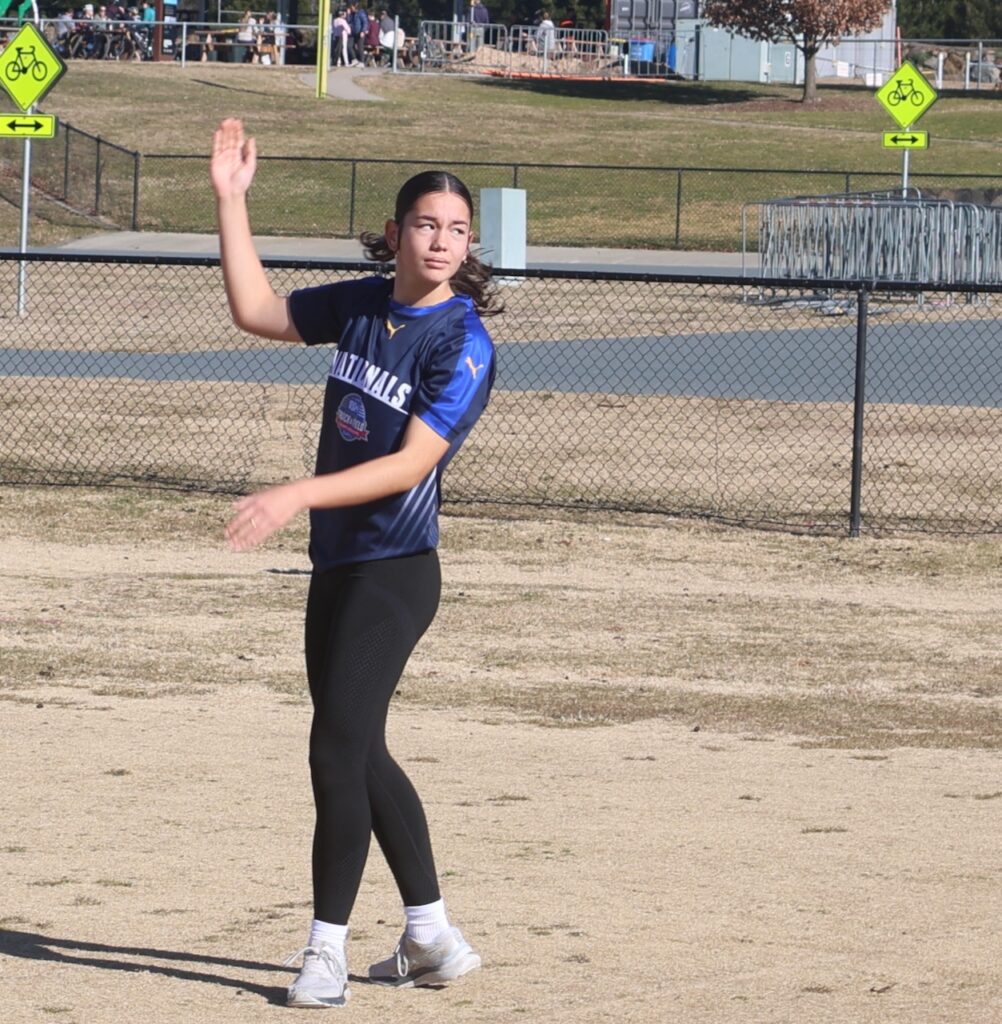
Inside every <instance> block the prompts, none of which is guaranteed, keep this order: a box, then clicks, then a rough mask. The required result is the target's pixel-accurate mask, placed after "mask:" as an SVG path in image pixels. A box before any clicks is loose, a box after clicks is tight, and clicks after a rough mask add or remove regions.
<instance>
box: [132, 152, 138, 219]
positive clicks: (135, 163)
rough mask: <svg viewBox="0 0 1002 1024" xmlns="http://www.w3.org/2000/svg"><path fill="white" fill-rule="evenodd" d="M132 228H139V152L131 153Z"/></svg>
mask: <svg viewBox="0 0 1002 1024" xmlns="http://www.w3.org/2000/svg"><path fill="white" fill-rule="evenodd" d="M132 230H133V231H138V230H139V154H138V153H133V154H132Z"/></svg>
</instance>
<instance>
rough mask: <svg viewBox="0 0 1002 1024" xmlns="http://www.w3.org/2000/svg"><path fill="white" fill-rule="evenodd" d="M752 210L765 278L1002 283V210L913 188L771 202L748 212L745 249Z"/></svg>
mask: <svg viewBox="0 0 1002 1024" xmlns="http://www.w3.org/2000/svg"><path fill="white" fill-rule="evenodd" d="M752 209H757V210H758V211H759V224H758V252H759V263H760V267H761V273H762V275H763V276H766V277H791V278H792V277H796V278H806V277H817V278H824V279H827V280H867V281H911V282H922V283H925V284H930V285H932V284H935V285H950V284H1000V283H1002V208H997V207H991V206H980V205H977V204H974V203H960V202H954V201H952V200H946V199H930V198H924V197H922V196H921V195H920V194H919V193H917V192H916V191H914V190H910V191H909V192H908V193H907V194H903V193H901V192H900V191H899V192H896V193H893V192H864V193H857V194H854V195H830V196H800V197H797V198H793V199H777V200H771V201H769V202H765V203H761V204H754V205H752V206H746V207H745V208H744V209H743V211H742V225H743V226H742V233H743V236H744V248H745V251H747V248H748V236H749V231H748V224H747V220H748V214H749V211H750V210H752Z"/></svg>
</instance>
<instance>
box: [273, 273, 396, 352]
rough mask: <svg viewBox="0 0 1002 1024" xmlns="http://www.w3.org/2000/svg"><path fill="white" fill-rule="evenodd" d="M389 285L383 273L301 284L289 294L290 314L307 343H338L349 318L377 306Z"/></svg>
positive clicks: (301, 336) (367, 311)
mask: <svg viewBox="0 0 1002 1024" xmlns="http://www.w3.org/2000/svg"><path fill="white" fill-rule="evenodd" d="M386 289H387V283H386V280H385V279H384V278H381V277H370V278H365V279H364V280H361V281H339V282H338V283H336V284H321V285H317V286H316V287H314V288H298V289H296V291H294V292H292V293H290V295H289V316H290V317H291V318H292V322H293V323H294V324H295V325H296V330H297V331H298V332H299V337H300V338H302V339H303V341H305V342H306V344H307V345H336V344H337V343H338V342H339V341H340V340H341V334H342V332H343V331H344V328H345V326H346V325H347V323H348V321H349V320H350V319H351V318H352V317H353V316H355V315H365V314H368V313H370V312H371V311H372V310H373V309H375V308H376V307H377V306H378V305H379V303H380V301H381V300H382V298H383V296H384V294H385V292H386Z"/></svg>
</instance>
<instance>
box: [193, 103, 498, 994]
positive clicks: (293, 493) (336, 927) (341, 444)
mask: <svg viewBox="0 0 1002 1024" xmlns="http://www.w3.org/2000/svg"><path fill="white" fill-rule="evenodd" d="M255 159H256V153H255V146H254V140H253V139H245V138H244V134H243V127H242V125H241V123H240V122H239V121H238V120H236V119H233V118H230V119H227V120H225V121H224V122H223V123H222V125H221V126H220V128H219V129H218V130H217V132H216V134H215V137H214V140H213V147H212V163H211V174H212V184H213V188H214V190H215V194H216V201H217V209H218V215H219V237H220V250H221V256H222V267H223V278H224V281H225V285H226V295H227V298H228V299H229V304H230V309H231V311H232V313H233V319H234V321H235V322H236V324H237V326H239V327H240V328H242V329H243V330H245V331H249V332H251V333H254V334H258V335H261V336H263V337H266V338H274V339H276V340H279V341H290V342H305V343H306V344H307V345H322V344H327V345H336V346H337V349H336V351H335V352H334V356H333V361H332V363H331V369H330V374H329V376H328V378H327V391H326V396H325V400H324V412H323V423H322V428H321V433H320V446H319V451H318V453H317V465H316V474H315V475H314V476H311V477H307V478H305V479H302V480H296V481H294V482H293V483H288V484H282V485H280V486H277V487H272V488H269V489H268V490H265V491H261V492H259V493H257V494H252V495H250V496H248V497H246V498H243V499H241V500H240V501H238V502H237V503H236V512H235V514H234V516H233V518H232V520H231V521H230V523H229V524H228V525H227V527H226V536H227V538H228V540H229V544H230V546H231V547H232V548H233V549H234V550H236V551H246V550H248V549H249V548H252V547H255V546H256V545H258V544H260V543H262V542H263V541H264V540H266V539H267V538H268V537H270V536H271V534H273V533H274V532H275V531H276V530H279V529H281V528H282V527H283V526H285V525H286V524H287V523H288V522H289V521H290V520H291V519H292V518H293V517H294V516H296V515H297V514H298V513H300V512H302V511H304V510H306V509H309V512H310V527H311V529H310V558H311V561H312V563H313V574H312V578H311V582H310V590H309V597H308V600H307V607H306V671H307V678H308V682H309V688H310V695H311V697H312V700H313V709H314V714H313V727H312V732H311V735H310V771H311V776H312V781H313V793H314V799H315V803H316V813H317V817H316V830H315V833H314V842H313V889H314V920H313V924H312V927H311V930H310V937H309V941H308V943H307V945H306V947H305V948H304V949H302V950H301V951H300V953H297V954H295V956H294V957H292V958H290V961H289V962H290V963H291V962H292V960H294V959H295V958H296V957H298V956H300V955H302V957H303V967H302V971H301V972H300V974H299V977H298V978H297V979H296V980H295V982H293V984H292V986H291V988H290V989H289V995H288V1002H289V1005H290V1006H310V1007H315V1006H339V1005H343V1004H344V1002H345V1001H346V1000H347V998H348V968H347V964H346V959H345V940H346V938H347V934H348V916H349V914H350V913H351V909H352V905H353V903H354V902H355V897H356V894H357V892H358V887H359V883H360V881H361V878H362V870H363V868H364V866H365V861H366V857H367V855H368V850H369V841H370V834H371V833H375V835H376V839H377V840H378V841H379V845H380V846H381V847H382V850H383V853H384V854H385V856H386V860H387V862H388V864H389V866H390V869H391V871H392V872H393V876H394V879H395V880H396V883H397V886H398V888H399V890H400V895H401V897H402V899H403V903H404V913H405V917H406V928H405V931H404V934H403V936H402V937H401V939H400V942H399V944H398V946H397V949H396V951H395V953H394V954H393V956H391V957H389V958H388V959H387V960H384V961H382V962H380V963H377V964H373V965H372V966H371V967H370V968H369V977H370V978H371V979H372V980H373V981H375V982H378V983H381V984H388V985H395V986H400V987H405V986H411V985H433V984H442V983H443V982H447V981H452V980H454V979H455V978H458V977H460V976H461V975H463V974H466V973H467V972H468V971H471V970H473V969H475V968H477V967H479V966H480V957H479V956H478V955H477V954H476V953H475V952H474V951H473V950H472V949H471V948H470V945H469V944H468V943H467V942H466V941H465V940H464V939H463V936H462V935H461V934H460V932H459V929H457V928H454V927H452V926H450V923H449V920H448V918H447V916H446V911H445V905H444V903H443V901H442V896H441V893H440V892H439V887H438V878H437V875H436V871H435V861H434V858H433V856H432V850H431V842H430V840H429V837H428V826H427V823H426V821H425V816H424V811H423V809H422V806H421V802H420V800H419V799H418V796H417V794H416V793H415V791H414V788H413V786H412V785H411V783H410V781H409V780H408V778H407V776H406V775H405V774H404V772H403V771H402V770H401V768H400V766H399V765H398V764H397V763H396V762H395V761H394V760H393V758H392V757H391V756H390V754H389V753H388V751H387V749H386V742H385V737H384V729H385V723H386V713H387V708H388V705H389V701H390V697H391V696H392V694H393V692H394V690H395V688H396V685H397V682H398V680H399V679H400V675H401V673H402V672H403V669H404V666H405V665H406V663H407V659H408V657H409V656H410V653H411V651H412V650H413V648H414V645H415V644H416V643H417V641H418V639H419V638H420V636H421V634H422V633H424V631H425V630H426V629H427V628H428V625H429V624H430V623H431V620H432V618H433V617H434V615H435V611H436V608H437V606H438V600H439V592H440V577H439V565H438V557H437V555H436V552H435V547H436V545H437V543H438V522H437V513H438V506H439V499H440V490H441V477H442V471H443V470H444V469H445V466H446V464H447V463H448V462H449V460H450V459H451V458H452V456H453V455H454V454H455V453H456V451H457V449H458V448H459V446H460V444H461V443H462V442H463V440H464V439H465V437H466V435H467V434H468V433H469V432H470V429H471V427H472V426H473V424H474V423H475V422H476V420H477V419H478V417H479V416H480V414H481V413H482V412H483V410H484V407H485V406H486V404H487V399H488V395H489V393H490V389H491V385H492V383H493V380H494V349H493V346H492V344H491V340H490V337H489V336H488V334H487V332H486V331H485V330H484V327H483V324H482V323H481V321H480V317H479V315H478V314H479V313H490V312H494V311H496V301H495V298H494V295H493V293H492V292H491V290H490V288H489V272H488V271H487V270H486V268H485V267H484V266H483V265H482V264H481V263H480V261H479V260H478V259H477V257H476V256H474V255H473V254H472V253H471V252H470V244H471V242H472V241H473V235H472V232H471V222H472V218H473V203H472V200H471V198H470V194H469V192H468V190H467V189H466V187H465V186H464V185H463V183H462V182H461V181H459V180H458V179H457V178H455V177H453V176H452V175H451V174H447V173H445V172H444V171H428V172H425V173H422V174H419V175H417V176H416V177H413V178H411V179H410V180H409V181H408V182H406V183H405V184H404V186H403V188H402V189H401V190H400V193H399V195H398V196H397V201H396V209H395V211H394V215H393V218H392V220H388V221H387V222H386V225H385V230H384V233H383V235H381V236H377V235H372V234H369V235H364V236H363V238H362V242H363V245H364V246H365V248H366V253H367V255H368V256H369V257H370V258H371V259H374V260H379V261H383V262H389V261H391V260H392V261H395V264H396V267H395V275H394V277H392V278H389V279H387V278H383V277H372V278H368V279H366V280H359V281H347V282H342V283H339V284H329V285H321V286H319V287H315V288H305V289H301V290H298V291H294V292H292V293H291V294H290V295H289V296H287V297H283V296H279V295H276V294H275V292H274V291H273V290H272V287H271V284H270V283H269V281H268V278H267V276H266V274H265V272H264V269H263V268H262V266H261V262H260V260H259V259H258V256H257V254H256V252H255V250H254V246H253V243H252V240H251V231H250V222H249V219H248V214H247V204H246V195H247V190H248V188H249V187H250V184H251V180H252V179H253V177H254V169H255Z"/></svg>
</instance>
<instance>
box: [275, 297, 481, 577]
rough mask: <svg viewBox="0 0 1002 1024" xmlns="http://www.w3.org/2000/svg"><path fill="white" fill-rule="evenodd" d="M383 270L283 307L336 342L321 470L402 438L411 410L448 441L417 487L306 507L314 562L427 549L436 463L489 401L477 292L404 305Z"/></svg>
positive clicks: (436, 499) (432, 531)
mask: <svg viewBox="0 0 1002 1024" xmlns="http://www.w3.org/2000/svg"><path fill="white" fill-rule="evenodd" d="M392 290H393V282H392V281H391V280H387V279H385V278H381V277H375V278H368V279H366V280H362V281H345V282H341V283H339V284H328V285H321V286H319V287H317V288H303V289H300V290H298V291H294V292H293V293H292V294H291V295H290V296H289V311H290V314H291V316H292V321H293V323H294V324H295V325H296V330H297V331H298V332H299V335H300V337H301V338H302V339H303V340H304V341H305V342H306V344H307V345H325V344H331V345H334V344H336V345H337V350H336V351H335V353H334V357H333V359H332V361H331V368H330V374H329V375H328V378H327V392H326V395H325V396H324V413H323V424H322V426H321V430H320V447H319V450H318V452H317V469H316V471H317V474H318V475H319V474H320V473H331V472H334V471H336V470H340V469H347V468H348V467H350V466H355V465H358V464H359V463H361V462H367V461H368V460H369V459H374V458H377V457H379V456H381V455H388V454H390V453H391V452H395V451H397V450H398V449H399V447H400V444H401V442H402V441H403V436H404V430H405V428H406V426H407V421H408V420H409V418H410V417H411V416H418V417H420V419H421V420H422V421H423V422H424V423H425V424H426V425H427V426H429V427H431V429H432V430H434V431H435V433H436V434H438V435H439V436H440V437H443V438H445V440H447V441H448V442H449V450H448V451H447V452H446V454H445V455H444V456H443V458H442V460H441V462H439V464H438V465H437V466H436V467H435V468H434V469H433V470H432V471H431V472H430V473H429V474H428V476H427V477H425V479H424V480H422V481H421V482H420V483H419V484H418V485H417V486H416V487H415V488H413V489H412V490H410V491H407V492H405V493H403V494H395V495H391V496H390V497H387V498H382V499H380V500H379V501H373V502H369V503H367V504H365V505H356V506H354V507H351V508H336V509H335V508H332V509H313V510H312V511H311V512H310V558H311V559H312V561H313V565H314V567H315V568H316V569H320V570H323V569H329V568H331V567H333V566H336V565H346V564H351V563H353V562H367V561H372V560H373V559H376V558H395V557H397V556H400V555H411V554H416V553H417V552H419V551H427V550H428V549H429V548H433V547H435V546H436V545H437V544H438V506H439V503H440V500H441V478H442V472H443V470H444V469H445V467H446V465H448V463H449V460H450V459H451V458H452V456H453V455H455V453H456V452H457V451H458V449H459V446H460V445H461V444H462V443H463V441H464V440H465V439H466V435H467V434H468V433H469V432H470V429H471V428H472V427H473V424H474V423H476V421H477V420H478V419H479V418H480V414H481V413H482V412H483V411H484V408H485V407H486V405H487V399H488V396H489V395H490V390H491V386H492V385H493V383H494V346H493V345H492V344H491V339H490V336H489V335H488V333H487V331H486V330H485V329H484V325H483V324H482V323H481V322H480V317H479V316H477V313H476V310H475V309H474V306H473V301H472V300H471V299H469V298H467V297H466V296H463V295H456V296H453V297H452V298H450V299H448V300H446V301H445V302H441V303H439V304H438V305H435V306H420V307H419V306H403V305H401V304H400V303H398V302H395V301H394V300H393V299H392V298H391V293H392Z"/></svg>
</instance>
